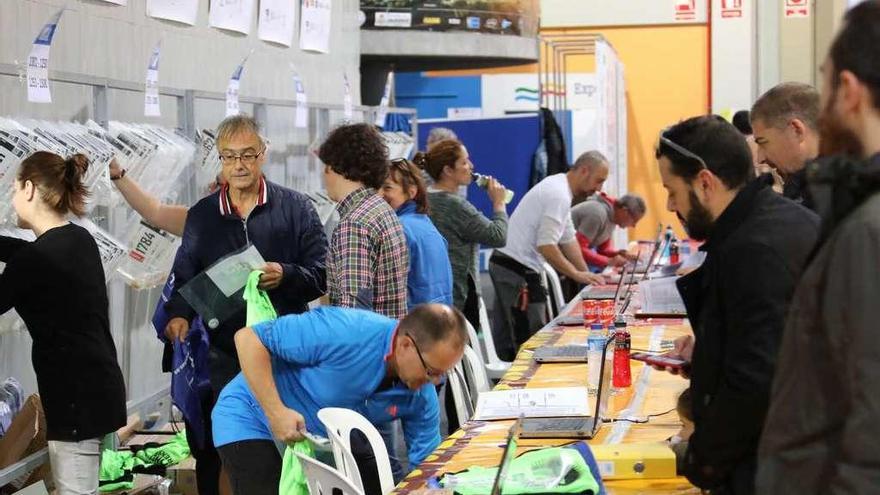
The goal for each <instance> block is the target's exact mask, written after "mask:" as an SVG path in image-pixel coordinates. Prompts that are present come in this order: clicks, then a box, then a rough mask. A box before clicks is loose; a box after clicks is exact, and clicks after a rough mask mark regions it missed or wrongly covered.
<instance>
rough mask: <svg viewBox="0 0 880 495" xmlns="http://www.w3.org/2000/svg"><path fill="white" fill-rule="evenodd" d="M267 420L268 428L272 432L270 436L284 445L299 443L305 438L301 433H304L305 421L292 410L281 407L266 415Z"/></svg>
mask: <svg viewBox="0 0 880 495" xmlns="http://www.w3.org/2000/svg"><path fill="white" fill-rule="evenodd" d="M266 417H267V418H269V428H270V429H271V430H272V436H274V437H275V438H277V439H278V440H281V441H282V442H285V443H293V442H299V441H300V440H302V439H303V438H305V437H304V436H303V434H302V432H304V431H306V419H305V418H304V417H303V415H302V414H300V413H298V412H296V411H294V410H293V409H290V408H287V407H282V408H280V409H278V410H277V411H275V412H272V413H271V414H267V415H266Z"/></svg>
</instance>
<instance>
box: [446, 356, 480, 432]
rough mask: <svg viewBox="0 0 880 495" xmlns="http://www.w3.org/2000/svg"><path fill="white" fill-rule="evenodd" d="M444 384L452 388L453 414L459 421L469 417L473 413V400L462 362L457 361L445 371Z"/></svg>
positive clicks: (461, 421) (462, 421)
mask: <svg viewBox="0 0 880 495" xmlns="http://www.w3.org/2000/svg"><path fill="white" fill-rule="evenodd" d="M446 386H447V387H449V388H450V390H452V402H453V403H454V404H455V414H456V416H457V417H458V422H459V423H464V422H465V421H467V420H469V419H471V416H473V414H474V401H473V400H471V394H470V391H469V390H468V386H467V381H466V379H465V376H464V369H463V368H462V364H461V363H458V364H456V365H455V367H454V368H452V369H451V370H449V371H448V372H447V373H446Z"/></svg>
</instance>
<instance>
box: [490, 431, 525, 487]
mask: <svg viewBox="0 0 880 495" xmlns="http://www.w3.org/2000/svg"><path fill="white" fill-rule="evenodd" d="M522 422H523V418H522V416H520V417H519V418H518V419H517V420H516V421H515V422H514V423H513V426H511V427H510V431H509V432H508V433H507V444H506V445H505V446H504V452H503V453H502V454H501V464H499V465H498V472H497V473H496V474H495V483H494V484H493V485H492V491H491V492H490V493H491V494H492V495H501V490H502V489H503V488H504V481H505V480H506V479H507V472H508V471H509V470H510V464H511V463H512V462H513V458H514V457H516V444H517V441H518V440H519V436H520V431H521V430H522Z"/></svg>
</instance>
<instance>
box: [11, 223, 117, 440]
mask: <svg viewBox="0 0 880 495" xmlns="http://www.w3.org/2000/svg"><path fill="white" fill-rule="evenodd" d="M0 261H3V262H6V263H7V265H6V269H5V270H4V271H3V274H2V276H0V313H5V312H7V311H9V310H10V309H12V308H15V310H16V311H17V312H18V314H19V315H20V316H21V318H22V319H23V320H24V322H25V324H27V328H28V331H29V332H30V334H31V337H32V338H33V341H34V342H33V348H32V352H31V358H32V360H33V364H34V371H35V372H36V375H37V386H38V387H39V392H40V398H41V401H42V403H43V409H44V410H45V413H46V426H47V429H48V439H49V440H63V441H80V440H85V439H90V438H96V437H99V436H102V435H104V434H106V433H109V432H111V431H115V430H116V429H118V428H119V427H121V426H123V425H124V424H125V421H126V409H125V383H124V381H123V379H122V372H121V371H120V369H119V364H118V363H117V361H116V346H115V345H114V343H113V338H112V337H111V335H110V323H109V317H108V301H107V286H106V282H105V280H104V270H103V268H102V266H101V257H100V254H99V253H98V246H97V244H95V240H94V238H92V236H91V234H89V232H88V231H87V230H86V229H84V228H82V227H80V226H77V225H74V224H67V225H64V226H62V227H56V228H53V229H50V230H48V231H46V232H45V233H43V235H41V236H40V237H39V238H37V240H36V241H34V242H26V241H22V240H20V239H14V238H10V237H2V236H0Z"/></svg>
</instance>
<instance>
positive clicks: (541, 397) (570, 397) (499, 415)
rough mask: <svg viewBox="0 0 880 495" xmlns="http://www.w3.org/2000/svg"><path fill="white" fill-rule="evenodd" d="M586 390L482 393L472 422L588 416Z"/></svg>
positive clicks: (563, 389) (532, 390) (560, 389)
mask: <svg viewBox="0 0 880 495" xmlns="http://www.w3.org/2000/svg"><path fill="white" fill-rule="evenodd" d="M590 414H591V413H590V407H589V394H588V392H587V387H556V388H523V389H518V390H495V391H491V392H483V393H482V394H480V397H479V399H477V409H476V411H475V412H474V419H477V420H493V419H510V418H518V417H519V416H520V415H523V416H525V417H527V418H551V417H556V416H589V415H590Z"/></svg>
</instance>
